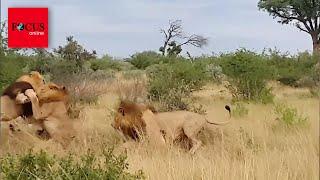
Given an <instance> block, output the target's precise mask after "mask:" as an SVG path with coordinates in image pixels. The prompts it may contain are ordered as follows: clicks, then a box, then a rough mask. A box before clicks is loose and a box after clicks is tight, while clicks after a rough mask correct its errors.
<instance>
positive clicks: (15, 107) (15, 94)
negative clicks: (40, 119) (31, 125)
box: [1, 71, 45, 121]
mask: <svg viewBox="0 0 320 180" xmlns="http://www.w3.org/2000/svg"><path fill="white" fill-rule="evenodd" d="M44 84H45V82H44V80H43V77H42V76H41V74H40V73H39V72H37V71H32V72H30V73H29V74H26V75H23V76H21V77H20V78H18V79H17V80H16V82H14V83H12V84H11V85H10V86H9V87H7V88H6V89H5V90H4V92H3V93H2V95H1V121H10V120H12V119H15V118H17V117H19V116H24V117H30V116H32V106H31V103H30V100H29V98H28V97H27V96H26V95H25V94H24V93H25V91H26V90H27V89H33V90H34V91H36V92H37V91H39V89H40V88H41V87H42V86H43V85H44Z"/></svg>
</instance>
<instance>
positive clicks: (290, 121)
mask: <svg viewBox="0 0 320 180" xmlns="http://www.w3.org/2000/svg"><path fill="white" fill-rule="evenodd" d="M274 112H275V113H276V115H277V116H278V118H277V119H278V120H280V122H282V123H283V124H284V125H286V126H293V125H306V123H307V120H308V118H306V117H303V116H302V115H300V114H298V111H297V109H296V108H292V107H287V106H286V105H285V104H276V106H275V109H274Z"/></svg>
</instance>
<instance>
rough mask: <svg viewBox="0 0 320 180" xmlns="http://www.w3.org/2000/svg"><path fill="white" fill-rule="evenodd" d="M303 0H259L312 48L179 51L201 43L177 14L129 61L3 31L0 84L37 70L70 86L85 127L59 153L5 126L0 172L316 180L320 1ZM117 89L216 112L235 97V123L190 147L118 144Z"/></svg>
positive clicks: (73, 110)
mask: <svg viewBox="0 0 320 180" xmlns="http://www.w3.org/2000/svg"><path fill="white" fill-rule="evenodd" d="M299 2H300V1H299ZM299 2H298V1H281V2H280V1H263V0H261V1H260V2H259V5H258V6H259V8H260V9H261V10H265V11H267V12H269V13H270V14H271V15H272V16H274V17H276V18H280V22H281V23H283V24H288V23H290V22H294V23H295V25H296V27H297V28H299V29H301V30H302V31H305V32H307V33H308V34H310V35H311V36H312V39H313V45H314V46H313V47H314V53H310V52H300V53H297V54H294V55H293V54H289V53H283V52H280V51H278V50H277V49H265V50H264V51H263V52H255V51H252V50H249V49H245V48H242V49H237V50H234V51H233V52H227V53H220V54H215V55H210V56H200V57H193V56H192V55H191V54H190V53H189V52H185V54H187V55H186V56H183V55H182V52H183V50H184V49H183V47H185V46H187V45H189V46H194V47H195V48H198V47H202V46H205V45H206V44H207V43H208V40H207V39H206V38H205V37H203V36H200V35H197V34H191V35H190V34H188V35H185V34H182V33H181V32H182V30H183V28H182V22H181V21H179V20H177V21H171V22H170V23H169V27H168V28H164V29H162V30H161V33H162V35H163V36H164V41H163V45H162V46H161V47H160V48H159V51H144V52H138V53H135V54H133V55H132V56H130V57H129V58H126V59H117V58H114V57H112V56H110V55H104V56H102V57H98V56H97V53H96V52H95V51H94V50H93V51H90V50H87V49H86V48H85V47H83V46H82V45H81V43H80V42H78V41H77V40H76V39H74V38H73V37H72V36H70V37H67V38H66V43H65V44H64V45H61V46H59V47H57V48H55V49H53V50H52V51H47V50H44V49H33V50H23V49H20V50H17V49H8V48H7V47H6V46H7V44H6V38H5V37H6V33H5V32H4V31H2V32H1V34H2V36H1V38H2V39H1V48H0V51H1V52H0V59H1V60H0V70H1V71H0V92H2V91H3V90H4V88H6V87H7V86H8V85H9V84H10V83H12V82H14V81H15V79H17V78H18V77H19V76H20V75H22V74H23V73H27V72H30V71H33V70H35V71H39V72H41V74H43V75H44V77H45V79H46V81H53V82H55V83H57V84H63V85H65V86H66V87H67V89H68V90H69V92H70V95H71V99H70V101H71V103H70V104H69V106H70V107H69V112H70V114H69V115H70V117H72V118H73V120H74V121H75V123H76V124H77V127H78V130H79V131H80V132H81V133H80V134H79V137H78V138H77V141H75V142H73V144H72V146H71V147H70V148H69V149H68V151H67V150H65V149H63V148H61V147H59V146H57V144H55V143H54V142H51V141H50V140H49V141H44V140H39V139H37V138H36V137H33V136H32V135H30V132H29V130H28V127H27V126H23V125H20V126H19V127H20V128H21V131H20V132H17V134H14V135H8V134H9V133H8V131H9V130H8V128H6V126H3V127H2V129H3V131H1V137H0V140H1V142H0V146H1V147H0V150H1V151H0V179H145V178H147V179H318V176H319V162H318V161H317V160H318V159H319V128H318V127H319V114H318V113H319V112H318V110H319V103H318V100H319V99H318V98H319V95H320V93H319V85H320V66H319V59H320V56H319V54H318V53H317V51H318V50H317V49H318V47H319V28H316V27H318V26H319V23H320V20H319V21H316V20H318V19H319V9H317V8H318V7H320V5H319V1H317V0H316V1H310V2H309V1H305V2H308V3H309V4H308V3H306V4H300V3H299ZM312 3H315V4H317V5H316V6H313V5H312ZM318 5H319V6H318ZM309 6H310V7H309ZM310 10H312V12H315V13H309V11H310ZM309 20H310V21H311V22H309ZM306 24H307V25H306ZM303 25H304V26H303ZM311 27H314V28H313V29H312V28H311ZM315 33H318V34H317V37H315V36H314V34H315ZM317 38H318V39H317ZM121 98H122V99H124V98H125V99H130V100H133V101H136V102H148V103H152V104H154V105H155V106H156V108H157V109H158V110H159V111H174V110H189V111H194V112H197V113H201V114H206V115H208V117H210V118H213V119H214V118H217V119H219V118H222V116H223V115H222V114H224V113H225V111H224V110H223V107H224V105H225V104H231V107H232V113H231V114H232V122H231V125H230V126H226V127H218V128H216V127H214V128H212V129H210V130H209V131H207V132H203V133H201V134H200V136H201V139H202V141H203V142H204V146H205V147H204V148H202V149H201V151H200V152H199V153H198V154H196V155H195V156H191V155H189V154H188V153H186V152H185V151H183V150H182V149H179V148H176V147H171V146H170V147H168V148H167V149H165V150H163V151H162V150H158V149H155V148H154V147H150V146H149V145H148V144H144V143H133V144H129V145H128V144H125V145H123V142H122V140H121V137H120V136H119V134H117V133H116V132H115V131H114V130H113V129H112V127H111V126H110V123H111V122H112V120H113V115H114V110H113V108H114V107H115V104H116V103H117V102H118V100H119V99H121ZM220 107H222V109H221V108H220ZM3 124H4V123H3ZM21 139H22V140H21ZM127 146H129V148H128V147H127ZM80 147H81V148H80ZM113 147H115V149H116V150H114V149H113ZM30 149H33V150H30ZM43 149H45V150H46V151H43Z"/></svg>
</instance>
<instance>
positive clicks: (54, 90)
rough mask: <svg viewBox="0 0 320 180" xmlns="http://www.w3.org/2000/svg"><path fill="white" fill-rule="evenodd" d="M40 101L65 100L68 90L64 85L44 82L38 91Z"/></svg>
mask: <svg viewBox="0 0 320 180" xmlns="http://www.w3.org/2000/svg"><path fill="white" fill-rule="evenodd" d="M38 98H39V100H40V102H42V103H44V102H52V101H66V100H67V99H68V91H67V89H66V88H65V87H64V86H59V85H57V84H54V83H49V84H45V85H44V86H42V87H41V88H40V90H39V93H38Z"/></svg>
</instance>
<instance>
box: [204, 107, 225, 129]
mask: <svg viewBox="0 0 320 180" xmlns="http://www.w3.org/2000/svg"><path fill="white" fill-rule="evenodd" d="M224 108H225V109H226V110H227V111H228V112H229V118H231V108H230V106H228V105H226V106H224ZM206 121H207V123H209V124H213V125H225V124H228V123H229V122H230V119H229V120H228V121H224V122H219V123H217V122H210V121H208V120H207V119H206Z"/></svg>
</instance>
